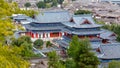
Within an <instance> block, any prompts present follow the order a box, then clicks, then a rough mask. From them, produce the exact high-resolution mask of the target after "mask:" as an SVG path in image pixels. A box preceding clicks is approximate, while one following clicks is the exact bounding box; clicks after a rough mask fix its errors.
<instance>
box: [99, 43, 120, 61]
mask: <svg viewBox="0 0 120 68" xmlns="http://www.w3.org/2000/svg"><path fill="white" fill-rule="evenodd" d="M100 52H101V54H102V56H99V58H101V59H120V43H114V44H102V45H100Z"/></svg>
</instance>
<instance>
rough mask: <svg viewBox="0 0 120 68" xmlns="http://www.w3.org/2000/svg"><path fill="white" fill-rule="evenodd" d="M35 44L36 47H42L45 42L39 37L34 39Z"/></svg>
mask: <svg viewBox="0 0 120 68" xmlns="http://www.w3.org/2000/svg"><path fill="white" fill-rule="evenodd" d="M33 44H34V46H35V47H41V46H42V45H43V44H44V42H43V40H41V39H37V40H35V41H34V43H33Z"/></svg>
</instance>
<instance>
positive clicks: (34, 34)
mask: <svg viewBox="0 0 120 68" xmlns="http://www.w3.org/2000/svg"><path fill="white" fill-rule="evenodd" d="M22 18H25V17H22ZM14 19H15V20H16V18H14ZM18 19H19V17H17V20H18ZM20 19H21V18H20ZM26 19H27V20H28V17H26ZM24 20H25V19H24ZM31 20H33V19H31ZM31 20H30V21H31ZM19 21H20V20H19ZM23 26H24V27H25V29H26V32H25V35H29V36H31V38H32V39H38V38H40V39H43V40H50V39H60V38H63V37H68V38H71V37H72V36H73V35H77V36H78V37H79V38H85V37H88V38H89V39H90V41H102V42H103V43H106V42H108V41H109V39H112V40H114V39H115V37H113V36H115V35H113V34H114V33H113V32H110V31H109V32H108V31H105V30H103V29H101V27H102V25H100V24H96V23H95V21H94V20H93V18H92V16H91V15H90V14H88V15H70V14H69V12H68V11H49V12H43V13H40V14H38V15H37V16H35V19H34V20H33V21H31V22H30V23H26V24H23ZM104 35H106V36H105V37H104ZM109 37H112V38H109Z"/></svg>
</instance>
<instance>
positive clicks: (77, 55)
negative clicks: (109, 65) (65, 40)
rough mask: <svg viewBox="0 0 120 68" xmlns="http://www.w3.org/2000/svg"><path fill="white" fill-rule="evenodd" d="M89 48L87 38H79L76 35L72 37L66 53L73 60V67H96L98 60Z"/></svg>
mask: <svg viewBox="0 0 120 68" xmlns="http://www.w3.org/2000/svg"><path fill="white" fill-rule="evenodd" d="M90 50H91V47H90V43H89V41H88V40H87V39H84V40H80V39H79V38H78V37H77V36H74V37H73V38H72V41H71V42H70V47H69V49H68V55H69V56H70V57H71V58H72V59H73V60H74V62H75V64H76V66H75V68H78V67H82V68H97V65H98V64H99V60H98V58H97V57H96V56H95V55H94V53H92V52H91V51H90Z"/></svg>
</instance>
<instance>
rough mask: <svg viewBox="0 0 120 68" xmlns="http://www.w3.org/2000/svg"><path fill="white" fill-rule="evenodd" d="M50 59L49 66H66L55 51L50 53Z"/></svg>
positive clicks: (49, 67)
mask: <svg viewBox="0 0 120 68" xmlns="http://www.w3.org/2000/svg"><path fill="white" fill-rule="evenodd" d="M48 59H49V62H48V68H65V65H63V64H62V63H61V62H60V57H59V56H58V55H57V54H56V52H55V51H53V52H49V53H48Z"/></svg>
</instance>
